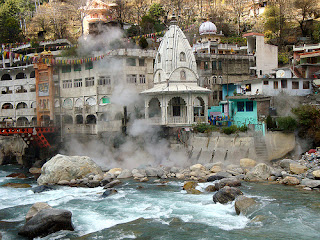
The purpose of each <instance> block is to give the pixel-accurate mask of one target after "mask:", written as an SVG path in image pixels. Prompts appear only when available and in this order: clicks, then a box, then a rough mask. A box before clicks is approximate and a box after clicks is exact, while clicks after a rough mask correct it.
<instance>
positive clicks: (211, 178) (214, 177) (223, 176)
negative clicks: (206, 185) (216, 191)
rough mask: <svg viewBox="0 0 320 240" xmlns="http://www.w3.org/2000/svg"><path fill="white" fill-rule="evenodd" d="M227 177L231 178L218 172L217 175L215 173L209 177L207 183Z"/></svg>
mask: <svg viewBox="0 0 320 240" xmlns="http://www.w3.org/2000/svg"><path fill="white" fill-rule="evenodd" d="M228 177H232V175H231V174H230V173H227V172H219V173H216V174H214V175H211V176H209V177H208V178H207V182H213V181H216V180H220V179H223V178H228Z"/></svg>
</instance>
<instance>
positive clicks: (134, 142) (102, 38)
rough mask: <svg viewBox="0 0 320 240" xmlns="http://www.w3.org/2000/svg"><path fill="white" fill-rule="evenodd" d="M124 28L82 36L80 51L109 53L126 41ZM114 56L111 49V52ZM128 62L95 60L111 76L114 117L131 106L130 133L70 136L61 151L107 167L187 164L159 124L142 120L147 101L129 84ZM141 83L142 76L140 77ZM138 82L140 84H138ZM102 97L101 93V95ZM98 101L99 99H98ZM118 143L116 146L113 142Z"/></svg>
mask: <svg viewBox="0 0 320 240" xmlns="http://www.w3.org/2000/svg"><path fill="white" fill-rule="evenodd" d="M122 36H123V33H122V31H121V30H119V29H116V28H111V29H108V30H107V31H105V32H103V33H102V34H101V35H99V36H95V37H94V36H87V37H86V38H81V39H79V46H80V47H79V49H78V51H79V54H81V55H90V54H93V53H95V54H100V53H101V54H103V53H104V54H105V53H110V51H111V49H112V45H114V44H115V43H116V44H123V41H122V40H120V39H121V37H122ZM126 44H127V43H126ZM110 55H111V56H112V52H111V54H110ZM125 65H126V64H125V63H124V61H122V60H121V59H117V58H113V57H108V56H106V57H105V58H104V59H102V60H101V61H98V62H95V69H97V68H96V66H98V69H97V70H96V71H97V72H98V74H99V75H100V76H106V75H110V76H111V81H112V82H111V87H112V95H111V96H109V98H110V101H111V103H112V105H111V106H110V108H109V109H108V111H109V112H108V114H110V113H111V115H112V116H111V119H112V120H113V119H114V117H115V114H116V113H118V114H119V113H121V114H123V107H124V106H126V107H127V109H128V116H129V118H130V122H129V125H128V129H127V136H123V135H122V136H119V135H118V136H114V135H111V134H105V135H104V136H103V137H102V138H101V139H97V138H96V139H94V140H89V138H88V140H86V142H85V143H83V142H81V141H79V140H77V139H71V140H70V141H69V142H67V143H66V144H65V150H64V151H63V152H62V153H63V154H67V155H85V156H89V157H91V158H92V159H93V160H94V161H95V162H96V163H98V164H99V165H100V166H102V167H104V168H113V167H122V168H129V169H132V168H135V167H138V166H140V165H154V166H159V165H165V166H185V165H187V161H188V158H187V156H186V154H184V153H175V152H173V151H172V149H171V148H170V146H169V143H168V141H167V140H165V139H163V138H160V137H159V133H160V131H162V130H161V129H160V128H159V127H155V126H151V125H149V124H148V122H147V121H146V120H145V119H143V116H144V100H143V98H142V97H141V96H140V95H139V92H138V91H137V90H136V88H135V85H134V83H127V79H126V75H125V74H126V71H125V69H124V68H125V67H126V66H125ZM137 81H138V82H139V79H137ZM138 84H139V83H138ZM99 97H102V96H99ZM98 104H99V99H98ZM115 143H116V144H119V146H117V147H116V148H115V147H114V145H115Z"/></svg>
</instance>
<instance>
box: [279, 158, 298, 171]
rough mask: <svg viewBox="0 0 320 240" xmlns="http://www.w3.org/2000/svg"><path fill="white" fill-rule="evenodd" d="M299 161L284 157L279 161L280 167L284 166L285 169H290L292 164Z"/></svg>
mask: <svg viewBox="0 0 320 240" xmlns="http://www.w3.org/2000/svg"><path fill="white" fill-rule="evenodd" d="M296 163H297V162H296V161H294V160H291V159H282V160H281V161H280V163H279V165H280V167H282V168H284V169H285V170H287V171H289V170H290V164H296Z"/></svg>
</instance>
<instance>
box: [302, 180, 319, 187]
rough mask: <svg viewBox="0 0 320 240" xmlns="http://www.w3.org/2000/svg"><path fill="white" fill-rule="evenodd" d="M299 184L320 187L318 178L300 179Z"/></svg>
mask: <svg viewBox="0 0 320 240" xmlns="http://www.w3.org/2000/svg"><path fill="white" fill-rule="evenodd" d="M301 185H304V186H307V187H310V188H317V187H320V180H312V179H308V178H305V179H302V181H301Z"/></svg>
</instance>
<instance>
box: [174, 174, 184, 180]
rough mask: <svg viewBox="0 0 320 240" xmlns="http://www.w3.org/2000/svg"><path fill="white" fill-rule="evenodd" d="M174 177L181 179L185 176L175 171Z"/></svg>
mask: <svg viewBox="0 0 320 240" xmlns="http://www.w3.org/2000/svg"><path fill="white" fill-rule="evenodd" d="M176 178H177V179H180V180H181V179H184V178H185V176H184V174H182V173H176Z"/></svg>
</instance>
